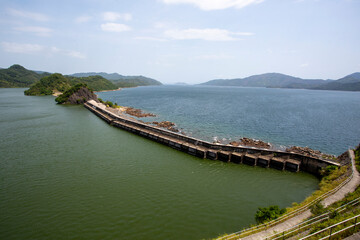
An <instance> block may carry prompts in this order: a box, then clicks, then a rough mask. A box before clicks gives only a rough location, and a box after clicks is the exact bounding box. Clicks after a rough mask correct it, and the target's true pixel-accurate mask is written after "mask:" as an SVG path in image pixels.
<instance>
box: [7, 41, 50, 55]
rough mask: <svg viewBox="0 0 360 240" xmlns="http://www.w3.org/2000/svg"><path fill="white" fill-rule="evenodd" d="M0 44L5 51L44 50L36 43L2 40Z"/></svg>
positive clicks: (35, 51)
mask: <svg viewBox="0 0 360 240" xmlns="http://www.w3.org/2000/svg"><path fill="white" fill-rule="evenodd" d="M1 46H2V48H3V50H4V51H5V52H11V53H37V52H41V51H43V50H44V47H43V46H41V45H38V44H28V43H14V42H2V43H1Z"/></svg>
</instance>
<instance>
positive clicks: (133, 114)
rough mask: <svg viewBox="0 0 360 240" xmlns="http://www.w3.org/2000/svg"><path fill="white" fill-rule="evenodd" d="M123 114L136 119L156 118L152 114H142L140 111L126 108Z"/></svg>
mask: <svg viewBox="0 0 360 240" xmlns="http://www.w3.org/2000/svg"><path fill="white" fill-rule="evenodd" d="M125 113H126V114H129V115H131V116H135V117H138V118H142V117H156V115H155V114H153V113H144V112H143V111H142V110H141V109H137V108H132V107H126V109H125Z"/></svg>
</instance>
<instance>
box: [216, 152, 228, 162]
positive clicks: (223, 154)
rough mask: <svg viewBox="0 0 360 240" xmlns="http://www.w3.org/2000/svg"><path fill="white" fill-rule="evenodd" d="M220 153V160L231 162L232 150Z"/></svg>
mask: <svg viewBox="0 0 360 240" xmlns="http://www.w3.org/2000/svg"><path fill="white" fill-rule="evenodd" d="M217 154H218V160H220V161H223V162H230V158H231V152H225V151H220V152H218V153H217Z"/></svg>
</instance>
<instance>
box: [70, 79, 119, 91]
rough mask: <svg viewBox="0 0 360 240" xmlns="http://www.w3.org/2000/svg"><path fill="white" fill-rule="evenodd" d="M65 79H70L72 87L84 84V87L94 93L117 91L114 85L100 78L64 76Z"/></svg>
mask: <svg viewBox="0 0 360 240" xmlns="http://www.w3.org/2000/svg"><path fill="white" fill-rule="evenodd" d="M66 77H68V78H69V79H70V82H71V84H72V85H75V84H77V83H86V85H87V86H88V87H89V88H91V89H92V90H94V91H103V90H114V89H118V87H117V86H116V85H115V84H113V83H112V82H111V81H109V80H108V79H105V78H103V77H101V76H89V77H72V76H66Z"/></svg>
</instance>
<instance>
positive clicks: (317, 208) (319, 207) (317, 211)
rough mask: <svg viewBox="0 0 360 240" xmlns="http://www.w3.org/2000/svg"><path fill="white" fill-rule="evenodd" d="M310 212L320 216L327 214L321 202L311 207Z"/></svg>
mask: <svg viewBox="0 0 360 240" xmlns="http://www.w3.org/2000/svg"><path fill="white" fill-rule="evenodd" d="M310 211H311V213H312V214H314V215H319V214H321V213H323V212H325V209H324V205H322V204H321V203H320V202H318V203H316V204H314V205H312V206H311V207H310Z"/></svg>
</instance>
